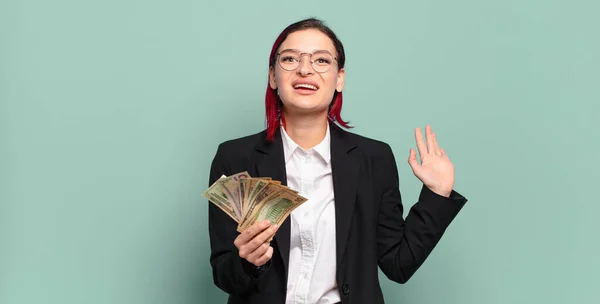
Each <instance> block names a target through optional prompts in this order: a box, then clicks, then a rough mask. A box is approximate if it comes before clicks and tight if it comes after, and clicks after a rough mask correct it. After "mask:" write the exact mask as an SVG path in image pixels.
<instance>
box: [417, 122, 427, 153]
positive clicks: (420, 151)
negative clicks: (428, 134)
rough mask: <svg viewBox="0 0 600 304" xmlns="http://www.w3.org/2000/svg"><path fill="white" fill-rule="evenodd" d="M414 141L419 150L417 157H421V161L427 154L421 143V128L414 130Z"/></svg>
mask: <svg viewBox="0 0 600 304" xmlns="http://www.w3.org/2000/svg"><path fill="white" fill-rule="evenodd" d="M415 140H416V142H417V149H419V155H420V156H421V160H423V156H424V155H425V154H427V147H425V142H424V141H423V135H422V134H421V128H416V129H415Z"/></svg>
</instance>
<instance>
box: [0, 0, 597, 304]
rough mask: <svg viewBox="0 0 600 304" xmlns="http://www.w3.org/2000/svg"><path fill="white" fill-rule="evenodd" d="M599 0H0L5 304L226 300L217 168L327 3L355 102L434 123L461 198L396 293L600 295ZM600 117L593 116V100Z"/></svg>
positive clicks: (400, 151)
mask: <svg viewBox="0 0 600 304" xmlns="http://www.w3.org/2000/svg"><path fill="white" fill-rule="evenodd" d="M598 11H600V5H599V2H598V1H592V0H590V1H583V0H577V1H573V0H571V1H566V0H563V1H541V0H539V1H522V0H519V1H516V0H512V1H480V0H470V1H469V0H458V1H397V0H396V1H360V2H359V1H356V2H352V3H350V2H349V1H323V2H321V1H292V2H283V1H259V2H255V1H238V2H233V1H210V2H208V1H185V0H172V1H162V2H158V1H132V0H120V1H116V0H109V1H107V0H104V1H76V0H71V1H67V0H57V1H42V0H12V1H10V0H9V1H8V2H7V1H6V0H4V1H2V2H1V3H0V35H1V36H0V38H1V40H0V101H1V103H0V182H1V183H0V190H1V191H0V199H1V202H0V203H1V204H0V303H2V304H25V303H27V304H29V303H31V304H33V303H51V304H59V303H60V304H71V303H78V304H79V303H86V304H88V303H89V304H97V303H98V304H100V303H102V304H117V303H119V304H120V303H127V304H142V303H144V304H146V303H165V304H166V303H169V304H171V303H224V302H225V299H226V296H225V294H224V293H222V292H221V291H220V290H219V289H217V288H216V287H215V286H214V285H213V284H212V278H211V268H210V266H209V262H208V256H209V245H208V234H207V212H206V211H207V201H206V200H204V199H203V198H202V197H201V193H202V191H204V190H205V188H206V187H207V180H208V168H209V165H210V162H211V160H212V157H213V155H214V153H215V151H216V147H217V144H218V143H220V142H221V141H224V140H227V139H231V138H234V137H239V136H243V135H246V134H250V133H254V132H258V131H259V130H261V129H262V128H263V119H264V118H263V111H264V110H263V100H264V99H263V98H264V90H265V87H266V72H267V66H266V64H267V60H268V54H269V51H270V47H271V44H272V43H273V41H274V39H275V37H276V36H277V34H278V33H279V31H281V30H282V29H283V28H284V27H285V26H286V25H287V24H289V23H291V22H294V21H296V20H298V19H300V18H304V17H308V16H317V17H320V18H323V19H324V20H325V21H326V22H327V23H328V24H329V25H331V26H332V27H333V29H334V30H335V31H336V32H337V34H338V35H339V37H340V38H341V39H342V41H343V42H344V43H345V46H346V50H347V80H346V90H345V93H344V96H345V104H344V110H343V113H342V114H343V117H344V118H346V119H349V120H350V121H351V123H352V124H353V125H355V126H356V128H355V129H354V130H353V132H357V133H360V134H363V135H366V136H370V137H374V138H377V139H381V140H384V141H386V142H388V143H389V144H390V145H391V146H392V147H393V149H394V152H395V153H396V159H397V161H398V164H399V174H400V179H401V190H402V194H403V198H404V202H405V206H406V210H407V211H408V208H410V206H411V205H412V204H413V203H414V202H415V200H416V198H417V195H418V190H419V189H420V184H419V183H418V181H417V179H416V178H415V177H414V176H413V175H412V172H411V171H410V168H409V166H408V164H407V163H406V159H407V157H408V151H409V148H410V147H415V143H414V137H413V128H414V127H417V126H420V127H424V126H425V124H426V123H430V124H432V126H433V127H434V130H435V131H436V132H437V134H438V137H439V141H440V144H441V145H442V146H443V147H445V149H446V150H447V152H448V153H449V155H450V157H451V159H452V160H453V162H454V164H455V166H456V169H457V172H456V175H457V176H456V177H457V182H456V189H457V190H458V191H459V192H461V193H463V194H464V195H466V196H467V197H468V198H469V203H468V204H467V206H466V207H465V209H463V211H462V212H461V213H460V215H459V216H458V217H457V218H456V221H455V222H454V223H453V224H452V225H451V226H450V228H449V230H448V231H447V234H446V235H445V236H444V237H443V239H442V241H441V243H440V244H439V245H438V247H436V249H435V250H434V252H433V253H432V255H431V256H430V258H429V259H428V260H427V261H426V263H425V264H424V265H423V266H422V268H421V269H420V270H419V271H418V272H417V274H416V275H415V276H414V277H413V278H412V279H411V280H410V281H409V282H408V283H407V284H405V285H398V284H395V283H391V282H390V281H388V280H387V279H385V278H384V277H383V276H382V279H383V283H382V284H383V288H384V291H385V296H386V299H387V301H388V303H423V304H429V303H436V304H438V303H456V304H480V303H491V304H495V303H578V304H579V303H586V304H587V303H600V288H599V285H600V280H599V279H598V274H599V273H600V261H599V259H600V237H599V236H598V232H599V231H600V229H599V228H600V225H599V224H598V220H597V219H598V216H597V215H598V213H599V212H600V207H599V203H600V199H598V189H599V187H598V182H600V174H599V171H600V168H599V167H600V166H599V163H600V161H599V160H598V151H599V149H600V144H599V141H600V123H599V122H598V117H599V116H600V115H598V113H597V112H598V111H599V110H600V106H599V105H598V103H599V102H600V94H599V90H598V89H599V87H600V85H599V84H600V81H599V79H600V77H599V76H600V73H599V71H600V38H599V34H598V30H599V29H600V21H599V20H600V19H598ZM594 117H595V118H594Z"/></svg>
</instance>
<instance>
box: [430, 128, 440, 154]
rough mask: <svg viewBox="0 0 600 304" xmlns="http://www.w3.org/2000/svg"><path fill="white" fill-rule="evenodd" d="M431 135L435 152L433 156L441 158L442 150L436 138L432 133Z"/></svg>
mask: <svg viewBox="0 0 600 304" xmlns="http://www.w3.org/2000/svg"><path fill="white" fill-rule="evenodd" d="M432 135H433V148H434V150H435V155H437V156H442V150H441V149H440V144H439V143H438V141H437V136H436V135H435V133H433V132H432Z"/></svg>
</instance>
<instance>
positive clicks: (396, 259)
mask: <svg viewBox="0 0 600 304" xmlns="http://www.w3.org/2000/svg"><path fill="white" fill-rule="evenodd" d="M376 174H377V175H378V177H379V179H378V180H379V183H380V185H382V187H383V191H382V195H381V201H380V206H379V214H378V226H377V249H378V263H379V267H380V268H381V270H382V271H383V273H384V274H385V275H386V276H387V277H388V278H389V279H390V280H393V281H395V282H398V283H405V282H407V281H408V279H410V277H411V276H412V275H413V274H414V273H415V272H416V271H417V269H418V268H419V267H420V266H421V265H422V264H423V263H424V262H425V259H426V258H427V257H428V256H429V254H430V253H431V251H432V250H433V249H434V247H435V246H436V245H437V243H438V242H439V240H440V239H441V237H442V234H443V233H444V231H445V230H446V228H447V227H448V226H449V225H450V223H451V222H452V220H453V219H454V218H455V217H456V215H457V214H458V212H459V211H460V209H461V208H462V207H463V206H464V204H465V203H466V201H467V200H466V199H465V198H464V197H463V196H462V195H460V194H458V193H457V192H455V191H454V190H452V192H451V193H450V196H449V197H445V196H441V195H439V194H437V193H435V192H433V191H431V190H430V189H429V188H428V187H426V186H425V185H424V186H423V188H422V190H421V193H420V195H419V200H418V202H417V203H416V204H415V205H414V206H413V207H412V208H411V210H410V212H409V214H408V215H407V217H406V220H404V219H403V207H402V200H401V197H400V190H399V181H398V171H397V166H396V161H395V158H394V155H393V153H392V151H391V149H390V147H389V146H387V145H386V152H385V156H384V157H382V158H381V159H380V160H379V166H377V171H376Z"/></svg>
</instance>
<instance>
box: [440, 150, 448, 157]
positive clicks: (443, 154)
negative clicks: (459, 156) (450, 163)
mask: <svg viewBox="0 0 600 304" xmlns="http://www.w3.org/2000/svg"><path fill="white" fill-rule="evenodd" d="M440 151H441V152H442V157H443V158H446V159H449V158H450V157H448V154H446V150H444V148H442V149H440Z"/></svg>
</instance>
